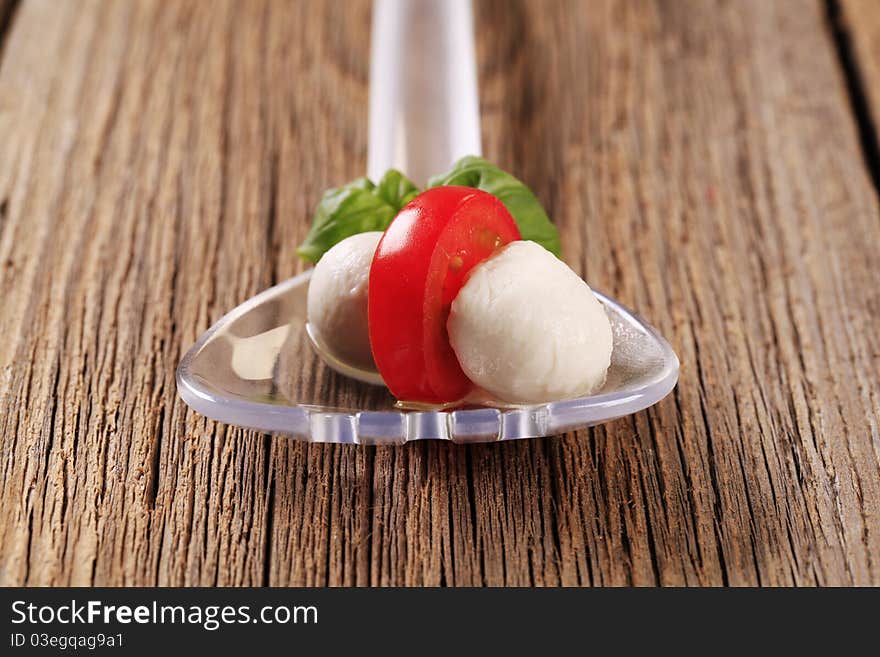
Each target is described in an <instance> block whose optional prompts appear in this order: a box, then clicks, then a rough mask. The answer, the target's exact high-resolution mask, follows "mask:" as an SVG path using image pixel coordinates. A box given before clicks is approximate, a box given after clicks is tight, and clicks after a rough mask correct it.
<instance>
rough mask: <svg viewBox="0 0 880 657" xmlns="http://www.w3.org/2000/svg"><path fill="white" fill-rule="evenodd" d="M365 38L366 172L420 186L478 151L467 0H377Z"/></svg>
mask: <svg viewBox="0 0 880 657" xmlns="http://www.w3.org/2000/svg"><path fill="white" fill-rule="evenodd" d="M372 42H373V43H372V60H371V64H370V125H369V150H368V155H367V175H368V176H369V177H370V178H371V179H372V180H374V181H378V180H379V178H381V177H382V174H384V173H385V171H386V169H389V168H395V169H399V170H401V171H402V172H403V173H405V174H406V175H407V176H409V177H410V178H411V179H412V180H413V182H415V183H416V184H417V185H419V186H420V187H423V186H424V185H425V183H426V182H427V180H428V178H429V177H430V176H432V175H435V174H438V173H441V172H443V171H445V170H447V169H448V168H449V167H450V165H451V164H452V163H453V162H454V161H455V160H457V159H458V158H460V157H463V156H464V155H480V154H481V148H480V114H479V103H478V100H477V69H476V56H475V52H474V30H473V12H472V9H471V0H376V2H375V4H374V6H373V27H372Z"/></svg>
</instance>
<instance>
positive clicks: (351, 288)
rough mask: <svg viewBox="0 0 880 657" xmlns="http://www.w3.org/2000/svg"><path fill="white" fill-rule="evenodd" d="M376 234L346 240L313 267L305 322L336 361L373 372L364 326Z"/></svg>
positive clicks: (365, 324)
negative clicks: (306, 320) (306, 321)
mask: <svg viewBox="0 0 880 657" xmlns="http://www.w3.org/2000/svg"><path fill="white" fill-rule="evenodd" d="M381 238H382V233H380V232H369V233H359V234H357V235H352V236H351V237H347V238H345V239H344V240H342V241H341V242H339V243H338V244H336V245H335V246H333V248H332V249H330V250H329V251H327V253H325V254H324V256H323V257H322V258H321V259H320V260H319V261H318V264H317V265H315V271H314V272H313V273H312V280H311V282H310V283H309V296H308V321H309V324H310V325H311V327H312V331H313V332H314V333H315V334H316V336H317V338H318V341H319V342H320V343H321V344H322V346H323V347H324V348H325V349H326V350H327V351H329V352H330V354H331V355H332V356H334V357H336V358H338V359H339V360H341V361H343V362H345V363H347V364H349V365H353V366H355V367H359V368H362V369H375V367H376V366H375V364H374V362H373V352H372V351H371V349H370V331H369V327H368V325H367V286H368V283H369V280H370V263H372V261H373V254H374V253H375V252H376V246H377V245H378V244H379V240H380V239H381Z"/></svg>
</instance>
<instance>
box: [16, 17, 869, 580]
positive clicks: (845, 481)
mask: <svg viewBox="0 0 880 657" xmlns="http://www.w3.org/2000/svg"><path fill="white" fill-rule="evenodd" d="M477 13H478V16H477V18H478V21H477V22H478V27H479V55H480V75H481V87H482V88H481V91H482V108H483V124H484V131H485V137H484V139H485V146H486V152H487V155H488V156H489V157H490V158H492V159H494V160H496V161H498V162H499V163H500V164H502V165H503V166H505V167H508V168H510V169H511V170H513V171H515V172H516V173H517V174H518V175H520V176H521V177H523V178H524V179H525V180H527V181H528V182H529V183H530V184H531V185H533V186H534V188H535V190H536V191H537V193H538V194H539V196H540V197H541V198H542V199H543V200H544V201H545V202H546V203H547V205H548V206H549V209H550V210H551V214H552V215H553V216H554V217H555V219H556V221H557V222H558V224H559V225H560V227H561V229H562V231H563V236H564V245H565V246H564V248H565V255H566V258H567V260H568V261H569V262H570V263H572V264H573V266H575V267H576V268H577V269H578V270H579V271H580V272H581V273H584V274H585V275H586V276H587V278H588V280H589V281H590V282H591V283H592V284H593V285H594V286H595V287H597V288H598V289H602V290H604V291H607V292H609V293H611V294H613V295H614V296H616V297H618V298H620V299H621V300H622V301H624V302H625V303H627V304H629V305H630V306H633V307H635V308H638V309H639V310H640V311H641V312H643V313H644V314H645V315H646V316H648V317H650V318H651V319H652V320H653V321H654V322H655V323H656V324H657V325H658V326H659V328H661V330H662V331H663V332H664V333H665V334H667V335H668V336H669V337H670V339H671V340H672V342H673V344H674V345H675V346H676V349H677V350H678V352H679V354H680V356H681V358H682V363H683V367H682V378H681V382H680V385H679V387H678V389H677V390H676V392H675V394H674V395H673V396H671V397H670V398H668V399H667V400H665V401H664V402H662V403H661V404H660V405H658V406H657V407H656V408H655V409H652V410H650V411H648V412H646V413H640V414H638V415H636V416H634V417H632V418H627V419H623V420H620V421H617V422H614V423H611V424H609V425H607V426H605V427H599V428H596V429H593V430H590V431H585V432H580V433H577V434H573V435H567V436H563V437H559V438H554V439H548V440H536V441H526V442H520V443H517V444H507V445H483V446H472V447H459V446H450V445H441V444H417V445H408V446H404V447H398V448H372V449H360V448H352V447H329V446H320V445H304V444H301V443H296V442H293V441H290V440H288V439H284V438H271V437H266V436H262V435H258V434H254V433H252V432H244V431H240V430H237V429H233V428H230V427H225V426H222V425H218V424H215V423H213V422H209V421H207V420H204V419H202V418H200V417H198V416H196V415H195V414H193V413H190V412H189V411H187V409H186V408H185V406H184V405H183V404H182V403H181V402H179V401H178V400H177V399H176V396H175V393H174V368H175V367H176V364H177V361H178V359H179V357H180V355H181V353H182V350H183V349H185V348H186V347H187V346H188V345H189V344H190V343H191V342H192V341H193V340H194V339H195V338H196V336H197V335H198V334H199V333H200V332H201V331H203V330H204V329H205V328H207V327H208V326H209V325H210V323H211V322H213V321H214V320H215V319H216V318H218V317H219V316H220V315H221V314H222V313H223V312H224V311H225V310H226V309H228V308H230V307H232V306H233V305H235V304H237V303H239V302H240V301H242V300H243V299H245V298H247V297H248V296H250V295H251V294H253V293H255V292H257V291H259V290H260V289H262V288H264V287H266V286H268V285H270V284H271V283H273V282H274V281H277V280H281V279H283V278H285V277H287V276H290V275H292V274H293V273H295V272H296V271H299V270H300V269H301V265H300V264H299V263H297V261H296V259H295V256H294V254H293V248H292V247H293V245H295V244H296V243H297V241H298V240H299V239H300V238H301V237H302V236H303V235H304V233H305V231H306V229H307V218H308V215H309V211H310V208H311V206H312V204H313V203H314V202H315V200H316V199H317V198H318V196H319V194H320V193H321V191H322V190H323V189H324V188H325V187H326V186H328V185H330V184H334V183H338V182H340V181H342V180H347V179H349V178H351V177H353V176H355V175H358V174H360V173H361V171H362V170H363V167H364V163H365V154H366V143H365V138H366V130H365V128H366V121H365V119H366V98H367V60H366V57H367V53H368V40H369V5H368V3H366V2H360V1H359V2H356V3H355V2H352V3H323V2H299V3H281V2H248V3H235V2H216V3H203V2H173V3H168V2H159V1H158V0H155V1H154V2H102V1H100V0H90V1H89V2H86V3H77V4H76V6H73V3H54V2H49V1H48V0H26V1H25V2H23V3H22V4H21V6H20V7H19V8H18V10H17V14H16V17H15V21H14V23H13V28H12V30H11V32H10V34H9V35H8V38H7V39H6V41H5V46H4V55H3V61H2V68H0V144H2V147H0V207H2V208H3V211H2V212H0V299H2V300H3V306H2V307H3V310H2V311H0V335H3V336H4V339H3V341H2V342H0V435H2V437H3V442H2V445H0V489H2V491H0V583H5V584H14V583H26V584H91V583H97V584H153V583H160V584H208V585H211V584H261V583H271V584H493V585H494V584H540V585H553V584H627V583H634V584H654V583H662V584H722V583H731V584H788V583H798V584H811V583H820V584H847V583H862V584H872V583H873V584H878V583H880V469H878V455H880V428H878V415H880V413H878V411H880V385H878V381H877V377H876V374H875V373H876V372H877V371H878V370H880V336H878V334H877V332H876V330H874V327H876V318H877V316H878V314H880V292H878V289H877V286H876V281H877V280H878V275H880V265H878V263H877V259H876V252H877V246H878V244H880V222H878V221H877V215H878V207H877V198H876V193H875V191H874V190H873V188H872V187H871V182H870V179H869V176H868V175H867V173H866V170H865V168H864V165H863V162H862V158H861V156H860V154H859V150H858V142H857V138H856V131H855V127H854V122H853V118H852V116H851V115H850V113H849V105H848V101H847V98H846V90H845V86H844V83H843V78H842V74H841V71H840V67H839V64H838V62H837V60H836V55H835V51H834V47H833V44H832V42H831V38H830V34H829V30H828V25H827V22H826V20H825V15H824V6H823V5H822V3H820V2H813V1H810V2H804V3H802V4H801V5H799V10H798V11H791V10H790V9H789V8H787V7H786V6H784V5H783V4H782V3H764V2H760V1H759V0H753V1H751V2H740V3H722V2H719V3H708V2H701V1H696V0H694V1H693V2H674V3H662V2H657V3H644V2H624V1H617V0H607V1H602V2H591V3H589V4H587V3H579V2H554V3H526V2H516V3H509V2H500V1H497V2H496V1H485V2H481V3H479V5H478V12H477ZM35 34H39V35H40V38H39V39H36V38H33V35H35ZM159 44H161V47H159Z"/></svg>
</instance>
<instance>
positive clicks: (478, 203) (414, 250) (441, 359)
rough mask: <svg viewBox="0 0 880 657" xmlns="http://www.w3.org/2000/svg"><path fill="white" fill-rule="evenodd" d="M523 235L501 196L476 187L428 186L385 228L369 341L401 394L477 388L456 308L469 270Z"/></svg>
mask: <svg viewBox="0 0 880 657" xmlns="http://www.w3.org/2000/svg"><path fill="white" fill-rule="evenodd" d="M518 239H520V234H519V230H518V229H517V227H516V224H515V223H514V221H513V218H512V217H511V216H510V213H509V212H508V211H507V209H506V208H505V207H504V205H503V204H502V203H501V201H499V200H498V199H497V198H496V197H495V196H492V195H491V194H488V193H486V192H483V191H481V190H478V189H474V188H471V187H436V188H434V189H429V190H427V191H425V192H423V193H422V194H420V195H419V196H417V197H416V198H415V199H413V200H412V201H411V202H410V203H409V204H408V205H407V206H406V207H404V208H403V209H402V210H401V211H400V213H399V214H398V215H397V217H395V218H394V220H393V221H392V222H391V224H390V225H389V227H388V229H387V230H386V231H385V235H384V236H383V237H382V239H381V240H380V242H379V246H378V247H377V249H376V254H375V255H374V256H373V262H372V265H371V267H370V284H369V301H368V315H369V326H370V344H371V347H372V350H373V357H374V359H375V361H376V366H377V367H378V368H379V373H380V374H381V375H382V378H383V379H384V380H385V383H386V384H387V385H388V388H389V389H390V390H391V392H392V393H393V394H394V396H395V397H397V398H398V399H401V400H404V401H413V402H426V403H435V404H443V403H449V402H455V401H458V400H460V399H462V398H463V397H464V396H465V395H466V394H467V393H468V392H469V391H470V390H471V388H472V387H473V384H472V383H471V381H470V380H469V379H468V378H467V376H465V374H464V372H463V371H462V369H461V366H460V365H459V364H458V359H457V358H456V356H455V352H454V351H453V350H452V347H451V346H450V344H449V338H448V335H447V334H446V319H447V318H448V316H449V306H450V304H451V303H452V300H453V299H454V298H455V295H456V294H458V291H459V290H460V289H461V286H462V285H463V284H464V281H465V278H466V276H467V273H468V272H469V271H470V270H471V269H472V268H473V267H474V266H475V265H477V264H478V263H480V262H482V261H483V260H485V259H486V258H488V257H489V256H491V255H492V254H493V253H494V252H495V251H496V250H497V249H498V248H500V247H501V246H503V245H504V244H507V243H508V242H512V241H514V240H518Z"/></svg>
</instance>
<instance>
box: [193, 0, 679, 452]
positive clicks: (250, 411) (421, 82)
mask: <svg viewBox="0 0 880 657" xmlns="http://www.w3.org/2000/svg"><path fill="white" fill-rule="evenodd" d="M373 11H374V14H373V36H372V39H373V45H372V65H371V70H370V120H369V153H368V175H369V176H370V177H371V178H373V179H378V178H380V177H381V175H382V174H383V173H384V172H385V170H386V169H388V168H392V167H393V168H397V169H400V170H401V171H404V172H405V173H406V174H407V175H408V176H409V177H410V178H412V179H413V180H414V181H415V182H416V183H417V184H419V185H423V184H424V183H425V181H426V180H427V178H428V176H430V175H432V174H434V173H437V172H440V171H443V170H445V169H447V168H449V166H450V165H451V164H452V163H453V162H454V161H455V160H457V159H458V158H460V157H462V156H465V155H479V154H480V152H481V145H480V124H479V109H478V100H477V78H476V59H475V56H474V41H473V15H472V10H471V4H470V1H469V0H377V1H376V3H375V5H374V10H373ZM310 277H311V271H306V272H304V273H303V274H301V275H299V276H296V277H294V278H292V279H290V280H288V281H285V282H283V283H281V284H279V285H276V286H275V287H272V288H270V289H268V290H266V291H265V292H262V293H260V294H258V295H257V296H255V297H253V298H251V299H249V300H248V301H245V302H244V303H243V304H241V305H240V306H238V307H237V308H235V309H234V310H232V311H231V312H230V313H229V314H227V315H226V316H224V317H223V318H221V319H220V320H219V321H218V322H217V323H216V324H215V325H214V326H212V327H211V328H210V329H209V330H208V331H207V332H206V333H205V334H203V335H202V336H201V337H200V338H199V339H198V341H197V342H196V343H195V344H194V345H193V346H192V348H190V350H189V351H188V352H187V353H186V355H185V356H184V358H183V360H182V361H181V363H180V366H179V367H178V370H177V383H178V391H179V394H180V396H181V398H182V399H183V400H184V401H185V402H186V403H187V404H188V405H190V406H191V407H192V408H193V409H195V410H196V411H198V412H199V413H202V414H204V415H206V416H208V417H211V418H213V419H215V420H220V421H222V422H227V423H230V424H235V425H239V426H243V427H248V428H252V429H258V430H262V431H269V432H275V433H282V434H288V435H291V436H295V437H297V438H300V439H304V440H310V441H313V442H328V443H358V444H379V443H404V442H407V441H409V440H421V439H441V440H452V441H454V442H491V441H498V440H510V439H518V438H532V437H538V436H547V435H553V434H557V433H561V432H563V431H569V430H573V429H577V428H581V427H585V426H590V425H593V424H597V423H600V422H604V421H607V420H610V419H613V418H617V417H621V416H624V415H628V414H630V413H634V412H636V411H639V410H642V409H644V408H647V407H648V406H650V405H652V404H654V403H656V402H657V401H659V400H660V399H662V398H663V397H664V396H666V395H667V394H668V393H669V392H670V391H671V390H672V388H673V387H674V386H675V383H676V381H677V379H678V358H677V357H676V355H675V353H674V352H673V350H672V348H671V347H670V346H669V344H668V343H667V342H666V340H664V339H663V338H662V336H660V334H659V333H658V332H657V331H656V330H654V329H653V328H652V327H651V326H650V325H649V324H647V323H646V322H644V321H643V320H641V319H640V318H639V317H638V316H636V315H635V314H634V313H632V312H630V311H629V310H627V309H626V308H624V307H623V306H621V305H620V304H618V303H617V302H615V301H614V300H612V299H609V298H607V297H605V296H603V295H601V294H598V293H597V296H598V297H599V300H600V301H601V302H602V303H603V304H604V306H605V309H606V311H607V312H608V316H609V318H610V320H611V324H612V329H613V332H614V350H613V354H612V360H611V367H610V369H609V372H608V378H607V381H606V383H605V385H604V386H603V388H602V389H601V390H600V391H598V393H597V394H594V395H590V396H588V397H583V398H580V399H572V400H566V401H559V402H553V403H549V404H539V405H535V406H528V407H516V408H509V407H499V408H491V407H488V408H486V407H481V408H465V409H460V410H450V411H430V410H425V411H401V410H399V409H396V408H395V406H394V399H393V398H392V397H391V395H390V394H389V393H388V392H387V390H385V389H384V388H381V387H378V386H365V385H364V384H363V383H359V382H358V381H356V380H354V379H360V380H362V381H368V382H371V383H378V382H380V380H381V379H379V378H378V375H377V373H375V372H369V371H363V370H357V369H356V368H352V367H351V366H349V365H347V364H346V363H344V362H342V361H339V360H338V359H333V358H332V357H330V356H329V355H327V354H326V353H325V358H323V359H322V358H319V357H318V356H317V355H316V353H315V348H317V349H318V350H321V349H322V346H321V345H320V344H313V341H312V340H311V339H310V334H309V331H308V330H307V327H306V295H307V291H308V285H309V279H310ZM334 370H335V371H334Z"/></svg>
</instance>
